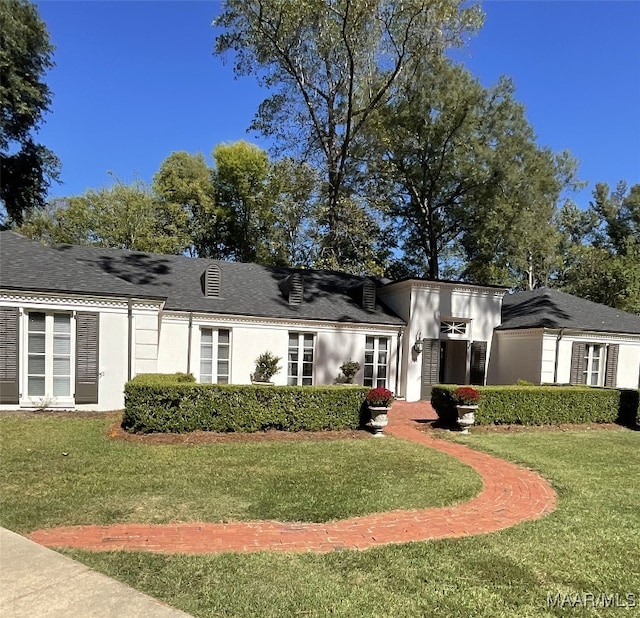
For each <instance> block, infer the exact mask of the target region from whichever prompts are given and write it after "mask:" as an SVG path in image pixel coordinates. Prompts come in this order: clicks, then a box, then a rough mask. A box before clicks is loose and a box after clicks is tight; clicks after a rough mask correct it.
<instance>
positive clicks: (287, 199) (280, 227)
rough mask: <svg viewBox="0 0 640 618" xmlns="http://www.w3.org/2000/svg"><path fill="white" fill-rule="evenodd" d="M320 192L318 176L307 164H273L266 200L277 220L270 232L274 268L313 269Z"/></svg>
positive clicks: (285, 161)
mask: <svg viewBox="0 0 640 618" xmlns="http://www.w3.org/2000/svg"><path fill="white" fill-rule="evenodd" d="M317 189H318V176H317V173H316V171H315V170H314V169H313V168H312V167H311V166H310V165H308V164H307V163H304V162H300V161H296V160H294V159H292V158H290V157H285V158H283V159H280V160H278V161H275V162H273V163H272V164H271V168H270V171H269V178H268V184H267V195H268V197H267V199H268V203H269V204H271V212H272V213H273V217H274V221H273V225H272V227H271V229H270V230H269V253H270V254H271V261H272V263H273V264H275V265H283V266H295V267H302V266H311V265H313V263H314V259H315V250H314V242H313V229H314V227H315V221H316V220H317V213H316V208H317V199H316V197H317Z"/></svg>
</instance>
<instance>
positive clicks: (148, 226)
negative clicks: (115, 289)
mask: <svg viewBox="0 0 640 618" xmlns="http://www.w3.org/2000/svg"><path fill="white" fill-rule="evenodd" d="M187 223H188V221H187V218H186V216H185V212H184V211H183V210H182V209H181V208H180V207H179V206H176V205H175V204H171V203H166V202H162V201H160V200H158V199H157V198H156V196H155V195H153V193H152V192H151V190H150V189H149V187H147V186H146V185H144V183H142V182H134V183H132V184H130V185H128V184H124V183H122V182H120V181H117V182H116V183H115V184H114V185H113V186H112V187H109V188H103V189H99V190H97V191H94V190H89V191H87V192H86V193H85V194H84V195H81V196H76V197H70V198H66V199H64V200H59V201H58V202H57V203H56V204H54V205H51V206H50V207H49V208H48V209H47V210H45V211H40V212H35V213H33V216H31V217H30V218H28V219H27V220H26V221H25V223H24V225H23V226H22V227H21V229H20V231H21V233H23V234H25V235H26V236H28V237H30V238H35V239H38V240H41V241H43V242H46V243H49V244H58V243H69V244H74V245H95V246H99V247H115V248H119V249H131V250H136V251H149V252H152V253H168V254H179V253H183V252H184V251H185V249H186V247H187V246H188V244H189V236H188V233H187Z"/></svg>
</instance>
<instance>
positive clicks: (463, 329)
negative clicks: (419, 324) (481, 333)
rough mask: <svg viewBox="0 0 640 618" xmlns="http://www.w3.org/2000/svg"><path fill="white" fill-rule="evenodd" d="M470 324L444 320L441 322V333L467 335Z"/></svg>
mask: <svg viewBox="0 0 640 618" xmlns="http://www.w3.org/2000/svg"><path fill="white" fill-rule="evenodd" d="M467 324H468V322H462V321H461V320H443V321H442V322H440V333H441V334H442V335H466V334H467Z"/></svg>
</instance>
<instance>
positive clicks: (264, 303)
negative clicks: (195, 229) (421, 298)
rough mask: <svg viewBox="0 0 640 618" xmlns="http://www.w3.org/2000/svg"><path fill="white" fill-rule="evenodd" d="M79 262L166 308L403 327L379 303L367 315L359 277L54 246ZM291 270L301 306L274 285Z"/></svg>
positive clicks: (338, 273) (180, 256)
mask: <svg viewBox="0 0 640 618" xmlns="http://www.w3.org/2000/svg"><path fill="white" fill-rule="evenodd" d="M55 250H56V251H68V252H69V253H70V254H71V255H72V256H73V257H74V258H75V259H76V260H77V261H78V262H80V263H82V264H87V265H92V266H94V267H97V268H98V269H99V270H100V271H102V272H103V273H109V274H111V275H114V276H116V277H118V278H120V279H122V280H124V281H128V282H131V283H133V284H135V285H136V286H137V288H138V293H139V294H144V293H148V294H151V295H161V296H164V297H166V299H167V300H166V304H165V309H167V310H176V311H201V312H207V313H223V314H231V315H245V316H257V317H273V318H292V319H309V320H330V321H335V322H360V323H365V324H397V325H400V324H404V322H403V320H402V319H401V318H399V317H398V316H396V315H395V314H394V313H393V312H392V311H391V310H389V309H388V308H387V307H385V306H384V305H382V304H381V303H380V302H378V303H377V305H376V310H375V311H373V312H368V311H365V310H364V309H363V308H362V306H361V304H359V303H358V302H357V301H356V300H355V299H354V298H353V296H352V295H351V294H350V293H349V290H350V289H351V288H353V287H354V286H357V285H358V284H361V283H362V282H363V281H364V278H363V277H356V276H353V275H347V274H345V273H340V272H334V271H324V270H296V269H289V268H279V267H268V266H259V265H257V264H244V263H240V262H223V261H218V260H210V259H204V258H190V257H185V256H182V255H157V254H151V253H142V252H139V251H123V250H120V249H101V248H96V247H75V246H74V247H69V246H63V247H56V248H55ZM209 264H217V265H218V266H219V267H220V292H221V293H220V298H207V297H206V296H205V295H204V293H203V289H202V282H201V277H202V274H203V273H204V271H205V269H206V268H207V266H208V265H209ZM293 272H299V273H301V275H302V278H303V281H304V302H303V303H302V304H300V305H289V303H288V300H287V299H286V298H285V296H284V294H283V292H282V291H281V290H280V288H279V286H278V284H279V283H280V282H281V281H282V280H283V279H285V278H286V277H287V276H288V275H290V274H291V273H293Z"/></svg>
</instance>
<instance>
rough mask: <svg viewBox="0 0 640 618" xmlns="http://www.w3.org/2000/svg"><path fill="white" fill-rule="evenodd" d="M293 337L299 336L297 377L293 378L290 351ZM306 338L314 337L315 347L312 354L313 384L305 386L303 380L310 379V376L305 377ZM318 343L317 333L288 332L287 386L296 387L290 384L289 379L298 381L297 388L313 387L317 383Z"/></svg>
mask: <svg viewBox="0 0 640 618" xmlns="http://www.w3.org/2000/svg"><path fill="white" fill-rule="evenodd" d="M292 335H297V337H298V360H297V361H296V362H297V365H298V367H297V370H298V371H297V375H296V376H293V375H292V374H290V373H289V350H290V349H291V346H290V344H289V340H290V338H291V336H292ZM305 337H313V346H312V348H311V353H312V355H313V356H312V361H311V376H310V377H311V384H308V385H304V384H303V379H308V378H309V376H305V375H304V373H303V372H304V350H305V348H304V338H305ZM317 341H318V336H317V333H315V332H304V331H288V332H287V385H289V386H294V385H290V384H289V379H290V378H294V377H295V379H296V384H295V386H313V385H314V384H315V383H316V344H317Z"/></svg>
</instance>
